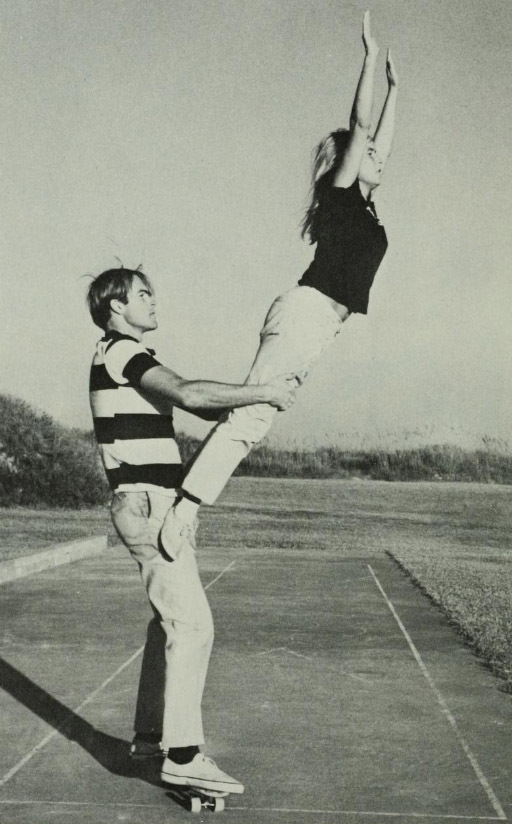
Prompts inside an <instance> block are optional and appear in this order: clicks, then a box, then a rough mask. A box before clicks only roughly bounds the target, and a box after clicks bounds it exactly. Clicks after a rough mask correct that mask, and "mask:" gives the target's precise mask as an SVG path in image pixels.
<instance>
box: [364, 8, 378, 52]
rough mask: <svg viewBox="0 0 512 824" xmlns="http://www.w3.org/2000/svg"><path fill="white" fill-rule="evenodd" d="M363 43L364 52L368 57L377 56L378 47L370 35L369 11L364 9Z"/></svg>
mask: <svg viewBox="0 0 512 824" xmlns="http://www.w3.org/2000/svg"><path fill="white" fill-rule="evenodd" d="M363 45H364V48H365V51H366V54H367V55H368V56H369V57H377V55H378V53H379V47H378V45H377V41H376V40H375V38H374V37H373V36H372V32H371V26H370V12H369V11H365V13H364V17H363Z"/></svg>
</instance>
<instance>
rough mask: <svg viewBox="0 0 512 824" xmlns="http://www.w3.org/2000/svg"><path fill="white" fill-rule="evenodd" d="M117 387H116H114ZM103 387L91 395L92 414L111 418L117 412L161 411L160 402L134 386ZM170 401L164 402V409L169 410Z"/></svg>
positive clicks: (144, 412) (147, 413)
mask: <svg viewBox="0 0 512 824" xmlns="http://www.w3.org/2000/svg"><path fill="white" fill-rule="evenodd" d="M114 387H115V388H114ZM114 387H113V388H112V389H102V390H101V391H99V392H91V393H90V395H89V398H90V402H91V409H92V414H93V415H94V417H96V418H111V417H112V416H113V415H115V414H116V413H120V414H125V413H126V414H133V415H137V414H139V415H154V414H155V412H159V409H158V402H155V403H151V402H150V401H149V400H147V399H146V397H144V395H142V394H141V393H140V392H138V391H137V389H134V388H133V386H128V384H127V385H126V386H118V384H114ZM170 405H171V404H170V403H169V402H168V401H167V402H162V404H161V407H162V411H163V410H164V409H165V412H166V413H168V412H169V407H170Z"/></svg>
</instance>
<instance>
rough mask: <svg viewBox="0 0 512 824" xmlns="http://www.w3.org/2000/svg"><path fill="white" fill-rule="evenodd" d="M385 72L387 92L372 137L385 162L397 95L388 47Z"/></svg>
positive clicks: (393, 125) (387, 155)
mask: <svg viewBox="0 0 512 824" xmlns="http://www.w3.org/2000/svg"><path fill="white" fill-rule="evenodd" d="M386 74H387V78H388V94H387V97H386V101H385V103H384V107H383V109H382V114H381V116H380V119H379V124H378V126H377V130H376V132H375V136H374V138H373V142H374V144H375V150H376V152H377V154H378V156H379V158H380V159H381V160H382V161H383V163H385V162H386V160H387V159H388V157H389V155H390V154H391V146H392V144H393V135H394V133H395V111H396V101H397V97H398V74H397V73H396V69H395V65H394V63H393V58H392V57H391V51H390V50H389V49H388V54H387V58H386Z"/></svg>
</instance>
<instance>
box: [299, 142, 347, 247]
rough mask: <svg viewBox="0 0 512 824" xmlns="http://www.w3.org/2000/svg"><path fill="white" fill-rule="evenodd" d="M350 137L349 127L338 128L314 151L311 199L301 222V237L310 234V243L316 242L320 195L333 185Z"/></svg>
mask: <svg viewBox="0 0 512 824" xmlns="http://www.w3.org/2000/svg"><path fill="white" fill-rule="evenodd" d="M349 138H350V132H349V130H348V129H336V131H334V132H331V133H330V134H329V135H327V137H325V138H324V139H323V140H321V141H320V143H319V144H318V146H316V147H315V149H314V151H313V165H312V172H311V201H310V204H309V206H308V208H307V210H306V214H305V215H304V220H303V221H302V223H301V226H302V232H301V237H306V235H308V236H309V241H310V243H316V240H317V236H316V227H315V217H316V213H317V210H318V203H319V199H320V195H321V194H322V192H323V191H325V190H326V189H328V188H329V187H330V186H332V183H333V180H334V176H335V174H336V172H337V171H338V169H339V167H340V163H341V160H342V158H343V155H344V154H345V152H346V150H347V146H348V141H349Z"/></svg>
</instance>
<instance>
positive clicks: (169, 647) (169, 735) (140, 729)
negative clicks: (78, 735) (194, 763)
mask: <svg viewBox="0 0 512 824" xmlns="http://www.w3.org/2000/svg"><path fill="white" fill-rule="evenodd" d="M172 500H173V499H172V498H168V497H166V496H164V495H158V494H153V493H147V492H140V493H138V492H133V493H132V492H126V493H118V494H117V495H115V496H114V500H113V503H112V510H111V512H112V520H113V522H114V525H115V527H116V529H117V531H118V533H119V535H120V537H121V538H122V539H123V541H124V543H125V544H126V545H127V546H128V548H129V550H130V552H131V554H132V556H133V557H134V558H135V560H136V561H137V563H138V565H139V569H140V572H141V577H142V580H143V582H144V584H145V586H146V590H147V593H148V597H149V600H150V602H151V606H152V608H153V611H154V613H155V618H156V620H155V618H154V619H153V620H152V621H151V622H150V624H149V627H148V641H147V645H146V648H145V652H144V659H143V666H142V671H141V679H140V683H139V694H138V700H137V713H136V721H135V730H136V733H138V734H139V735H152V734H155V733H158V732H161V733H162V744H163V746H164V747H165V748H168V747H172V746H174V747H180V746H188V745H189V744H193V745H195V746H198V745H199V744H202V743H203V740H204V739H203V728H202V719H201V698H202V692H203V687H204V681H205V677H206V671H207V668H208V661H209V657H210V652H211V646H212V642H213V622H212V617H211V612H210V608H209V605H208V602H207V599H206V595H205V592H204V590H203V587H202V584H201V581H200V579H199V575H198V572H197V565H196V561H195V554H194V551H193V549H192V548H191V547H190V551H189V552H184V553H183V559H180V561H176V562H174V563H171V562H169V561H167V560H165V559H164V558H163V557H162V555H161V553H160V551H159V550H158V545H157V541H158V534H159V531H160V528H161V525H162V521H163V518H164V516H165V514H166V512H167V510H168V509H169V506H170V505H171V503H172ZM157 622H158V623H157ZM152 678H153V679H154V680H153V682H152ZM185 739H186V741H185V744H182V743H180V742H181V741H183V740H185Z"/></svg>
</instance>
